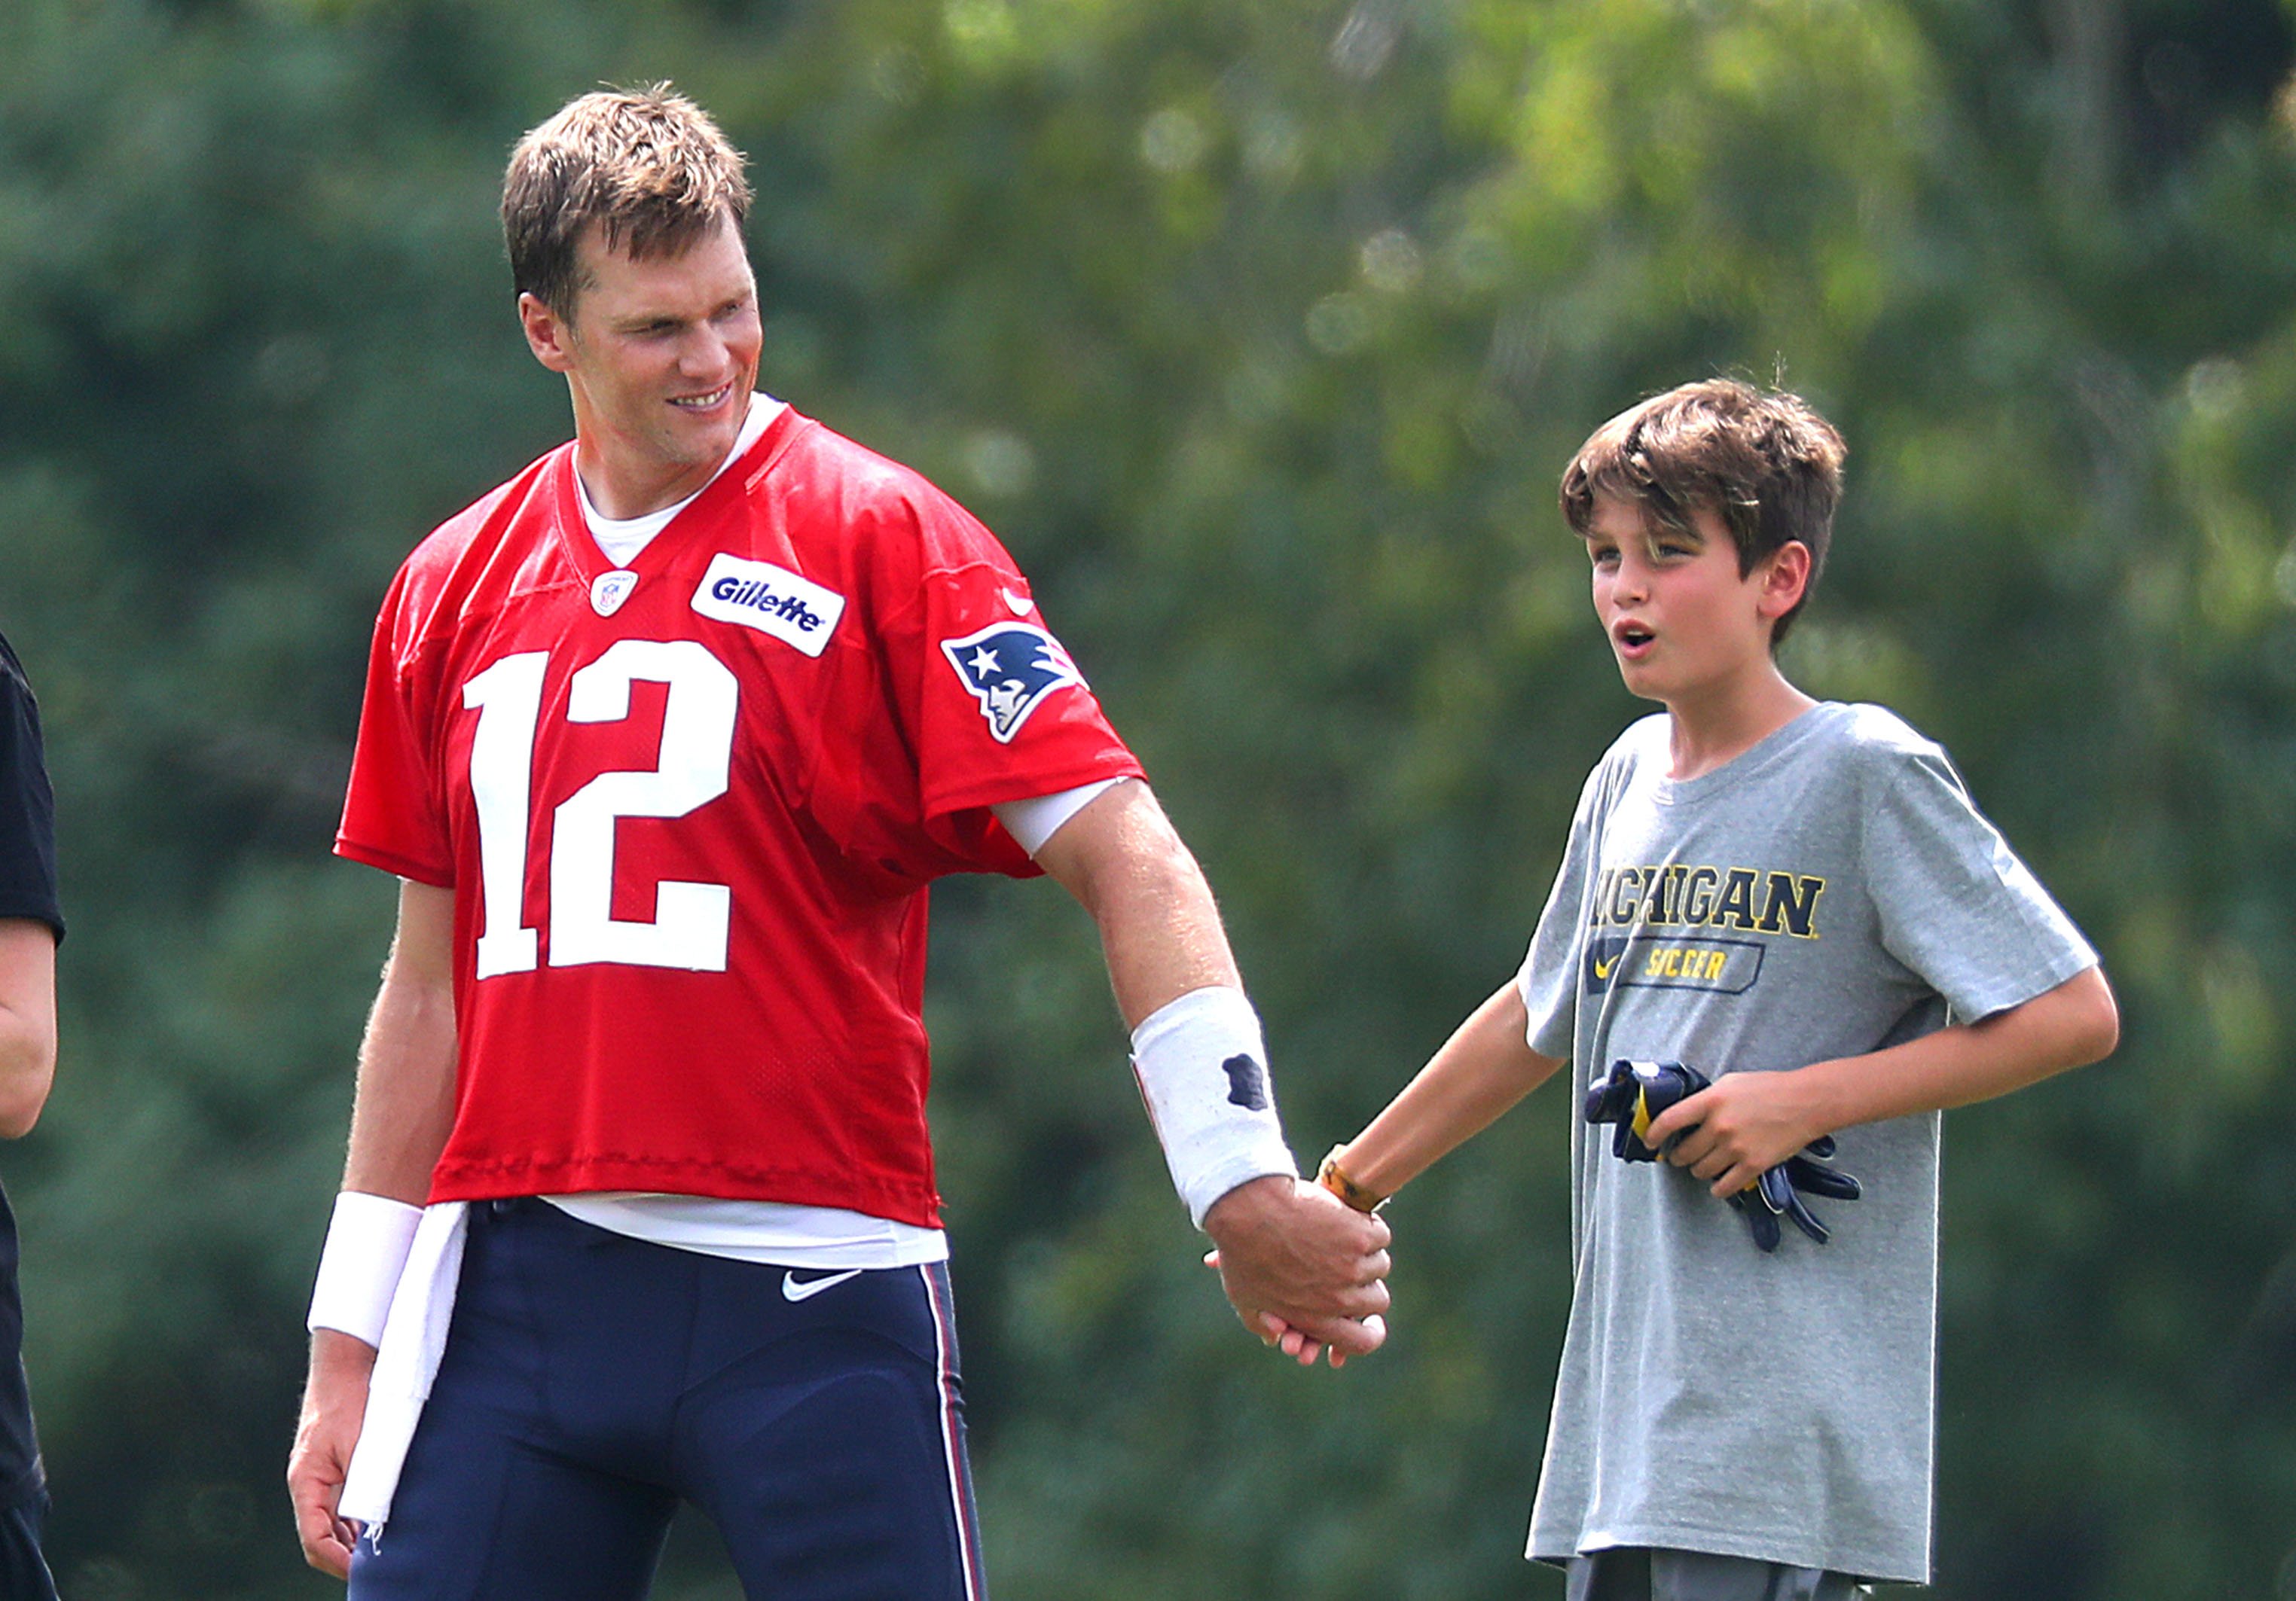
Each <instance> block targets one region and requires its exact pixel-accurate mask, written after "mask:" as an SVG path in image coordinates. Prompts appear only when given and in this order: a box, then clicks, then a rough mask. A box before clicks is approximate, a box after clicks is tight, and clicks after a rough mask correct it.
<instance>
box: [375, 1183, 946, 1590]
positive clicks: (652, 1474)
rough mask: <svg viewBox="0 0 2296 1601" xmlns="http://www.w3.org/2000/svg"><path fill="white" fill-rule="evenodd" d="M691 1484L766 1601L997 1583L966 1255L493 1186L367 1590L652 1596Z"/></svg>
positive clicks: (475, 1219)
mask: <svg viewBox="0 0 2296 1601" xmlns="http://www.w3.org/2000/svg"><path fill="white" fill-rule="evenodd" d="M681 1499H683V1500H687V1501H691V1502H693V1504H694V1505H695V1506H697V1507H700V1508H701V1510H702V1511H703V1512H704V1513H705V1514H707V1515H709V1519H710V1520H711V1521H712V1522H713V1523H716V1524H717V1530H718V1532H719V1533H720V1534H721V1535H723V1536H724V1538H725V1540H726V1548H727V1550H728V1551H729V1552H730V1553H731V1555H732V1556H733V1560H734V1570H735V1572H737V1573H738V1574H739V1575H740V1577H741V1581H742V1591H743V1593H744V1594H745V1595H747V1596H749V1597H752V1598H753V1601H767V1597H770V1598H771V1601H880V1598H881V1601H980V1597H983V1596H984V1595H985V1593H986V1591H985V1588H984V1586H983V1584H982V1582H981V1576H980V1537H979V1532H978V1529H977V1527H976V1525H975V1523H974V1519H973V1510H972V1480H971V1477H970V1474H969V1473H968V1470H967V1468H966V1466H965V1457H964V1403H963V1399H962V1393H961V1385H960V1382H959V1379H958V1376H957V1354H956V1328H955V1323H954V1321H953V1319H952V1316H951V1310H950V1300H949V1289H948V1270H947V1266H946V1265H945V1264H941V1263H935V1264H932V1265H931V1266H927V1267H914V1268H896V1269H887V1270H872V1271H867V1272H854V1273H837V1272H833V1271H830V1270H821V1269H811V1270H806V1269H799V1270H787V1269H783V1268H779V1267H767V1266H764V1265H762V1264H758V1263H754V1262H731V1261H727V1260H726V1259H725V1258H722V1257H715V1256H704V1255H701V1254H697V1253H694V1252H691V1251H680V1250H674V1249H671V1248H670V1247H668V1246H657V1245H652V1244H650V1243H648V1242H647V1241H644V1240H636V1239H630V1238H625V1237H624V1236H621V1235H618V1234H613V1233H611V1232H609V1231H607V1230H605V1229H598V1228H594V1227H592V1226H591V1225H590V1224H588V1223H585V1222H581V1221H577V1220H576V1219H574V1218H571V1217H569V1216H567V1215H566V1214H565V1213H562V1212H561V1211H559V1210H558V1209H557V1208H556V1207H554V1206H553V1205H549V1204H548V1203H547V1202H544V1201H535V1200H521V1201H496V1202H486V1203H479V1204H476V1205H472V1206H471V1221H470V1237H469V1243H468V1245H467V1246H466V1248H465V1250H464V1254H463V1276H462V1284H461V1287H460V1289H459V1291H458V1292H457V1295H456V1299H455V1318H454V1323H453V1325H452V1327H451V1330H450V1332H449V1334H448V1336H447V1351H446V1356H445V1359H444V1360H443V1361H442V1362H441V1363H440V1364H439V1376H438V1381H437V1383H436V1385H434V1386H433V1388H432V1390H431V1393H430V1401H429V1403H428V1404H427V1405H425V1407H424V1408H423V1410H422V1422H421V1424H420V1425H417V1427H416V1429H415V1433H414V1443H413V1445H412V1446H411V1447H410V1448H409V1450H408V1451H407V1458H406V1471H405V1473H404V1474H402V1476H401V1477H400V1480H399V1484H398V1494H397V1496H396V1497H395V1498H394V1499H393V1501H392V1504H391V1513H390V1521H389V1523H388V1524H387V1525H386V1526H385V1527H384V1529H383V1531H382V1534H381V1543H380V1546H379V1548H378V1546H377V1545H376V1544H374V1543H373V1542H371V1541H367V1540H362V1541H360V1542H359V1545H358V1548H357V1550H356V1552H355V1553H354V1555H353V1558H352V1563H351V1584H350V1595H351V1597H352V1601H418V1598H419V1601H480V1598H482V1597H484V1598H488V1601H541V1598H543V1597H547V1598H548V1601H636V1598H637V1597H643V1596H644V1594H645V1593H646V1589H647V1587H648V1585H649V1584H650V1583H651V1581H652V1577H653V1570H654V1564H655V1563H656V1562H657V1560H658V1559H659V1558H660V1554H661V1547H662V1540H663V1537H664V1536H665V1535H666V1534H667V1532H668V1528H669V1521H670V1516H671V1515H672V1513H674V1512H675V1511H676V1507H677V1503H678V1502H679V1501H680V1500H681Z"/></svg>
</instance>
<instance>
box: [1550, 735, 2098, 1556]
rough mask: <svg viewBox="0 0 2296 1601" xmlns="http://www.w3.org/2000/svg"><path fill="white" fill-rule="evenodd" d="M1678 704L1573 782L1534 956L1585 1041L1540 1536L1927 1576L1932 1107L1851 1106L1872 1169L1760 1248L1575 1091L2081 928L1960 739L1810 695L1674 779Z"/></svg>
mask: <svg viewBox="0 0 2296 1601" xmlns="http://www.w3.org/2000/svg"><path fill="white" fill-rule="evenodd" d="M1668 767H1669V753H1668V723H1667V719H1666V718H1665V717H1664V716H1655V717H1650V718H1646V719H1644V721H1642V722H1640V723H1636V724H1635V725H1634V726H1633V727H1632V728H1630V729H1628V731H1626V733H1625V734H1624V735H1622V736H1621V737H1620V739H1619V741H1618V743H1617V744H1616V745H1614V746H1612V747H1611V750H1610V752H1609V753H1608V754H1607V755H1606V756H1604V757H1603V761H1602V763H1601V764H1600V765H1599V766H1597V767H1596V768H1595V772H1594V774H1593V775H1592V776H1591V777H1590V778H1589V779H1588V780H1587V788H1586V790H1585V793H1584V794H1583V795H1582V796H1581V797H1580V799H1579V812H1578V815H1577V816H1576V818H1575V819H1574V820H1573V821H1572V824H1571V830H1570V845H1569V849H1568V851H1567V852H1566V854H1565V855H1564V858H1563V862H1562V870H1561V871H1560V873H1559V874H1558V875H1557V876H1556V879H1555V884H1554V894H1552V896H1551V897H1550V898H1549V900H1548V902H1547V905H1546V911H1545V912H1544V914H1542V916H1541V917H1540V919H1539V923H1538V934H1537V935H1536V936H1535V937H1534V938H1533V940H1532V942H1531V947H1530V954H1529V959H1528V960H1526V961H1525V962H1524V964H1523V968H1522V972H1521V977H1520V980H1519V983H1520V984H1521V991H1522V994H1523V999H1524V1001H1525V1002H1526V1003H1527V1004H1528V1006H1529V1011H1530V1029H1529V1040H1530V1044H1531V1047H1532V1049H1534V1050H1538V1051H1541V1052H1543V1053H1545V1054H1546V1055H1548V1056H1556V1057H1562V1058H1567V1059H1568V1060H1569V1061H1570V1065H1571V1071H1572V1077H1573V1079H1574V1081H1575V1082H1574V1094H1573V1096H1572V1098H1571V1099H1572V1102H1573V1105H1572V1107H1571V1112H1570V1118H1571V1141H1572V1151H1573V1156H1574V1158H1575V1160H1574V1164H1573V1168H1572V1176H1571V1224H1572V1239H1573V1250H1572V1269H1573V1284H1574V1291H1573V1295H1572V1298H1571V1306H1570V1328H1569V1332H1568V1333H1567V1334H1566V1335H1565V1336H1564V1339H1563V1346H1562V1367H1561V1371H1560V1372H1559V1374H1558V1375H1557V1377H1556V1382H1555V1392H1554V1418H1553V1421H1552V1422H1551V1424H1550V1425H1549V1427H1548V1430H1547V1439H1546V1463H1545V1466H1544V1467H1543V1468H1542V1470H1541V1473H1540V1475H1539V1486H1538V1504H1537V1506H1536V1507H1534V1508H1533V1510H1532V1514H1531V1527H1530V1542H1529V1555H1530V1556H1535V1557H1544V1558H1548V1559H1559V1558H1562V1557H1567V1556H1572V1555H1574V1554H1576V1553H1579V1552H1582V1551H1591V1550H1599V1549H1602V1548H1608V1547H1614V1546H1653V1547H1668V1548H1680V1549H1686V1550H1698V1551H1712V1552H1719V1553H1723V1554H1726V1555H1731V1556H1750V1557H1759V1558H1761V1559H1764V1560H1767V1561H1771V1562H1782V1563H1789V1564H1794V1565H1797V1566H1801V1567H1818V1568H1831V1569H1833V1570H1835V1571H1837V1572H1846V1573H1851V1574H1855V1575H1857V1576H1859V1577H1862V1578H1868V1579H1883V1580H1900V1581H1914V1582H1925V1581H1927V1579H1928V1577H1929V1565H1930V1497H1931V1464H1930V1457H1931V1434H1932V1414H1933V1409H1934V1393H1935V1378H1934V1358H1935V1347H1936V1340H1935V1327H1936V1311H1937V1201H1938V1131H1939V1117H1938V1115H1936V1114H1934V1113H1931V1114H1924V1115H1917V1116H1911V1117H1900V1118H1894V1119H1891V1120H1890V1121H1887V1122H1883V1123H1868V1124H1865V1125H1863V1126H1860V1127H1857V1128H1851V1129H1844V1130H1842V1131H1840V1140H1841V1151H1840V1154H1839V1156H1838V1157H1837V1159H1836V1160H1837V1163H1838V1164H1839V1165H1840V1166H1841V1168H1842V1169H1843V1170H1844V1171H1845V1172H1849V1173H1852V1174H1855V1175H1856V1176H1857V1178H1858V1179H1859V1180H1861V1181H1862V1182H1863V1183H1864V1185H1865V1187H1866V1193H1865V1198H1864V1199H1862V1200H1859V1201H1854V1202H1838V1201H1837V1202H1829V1201H1825V1200H1824V1199H1816V1200H1815V1202H1814V1210H1816V1212H1817V1213H1819V1214H1820V1215H1821V1216H1823V1217H1824V1218H1825V1220H1826V1221H1827V1222H1828V1223H1829V1224H1830V1225H1831V1226H1832V1228H1833V1241H1832V1243H1831V1244H1829V1245H1826V1246H1818V1245H1816V1244H1815V1243H1813V1242H1812V1241H1810V1240H1809V1239H1808V1238H1805V1237H1804V1236H1802V1235H1801V1234H1800V1232H1799V1231H1798V1230H1796V1229H1792V1227H1789V1228H1788V1229H1786V1230H1785V1238H1784V1242H1783V1243H1782V1244H1781V1245H1780V1246H1779V1247H1778V1249H1777V1251H1776V1253H1775V1254H1771V1255H1765V1254H1762V1253H1761V1252H1759V1251H1758V1250H1757V1249H1756V1248H1755V1247H1754V1245H1753V1242H1752V1240H1751V1238H1750V1237H1749V1235H1748V1232H1747V1228H1746V1224H1745V1221H1744V1220H1743V1219H1742V1218H1741V1217H1740V1216H1739V1215H1738V1214H1737V1213H1734V1211H1732V1210H1731V1209H1730V1208H1729V1207H1728V1206H1727V1205H1725V1204H1724V1203H1723V1202H1722V1201H1719V1200H1718V1199H1716V1198H1715V1197H1713V1196H1712V1195H1711V1194H1710V1193H1709V1192H1708V1189H1707V1187H1706V1185H1705V1184H1704V1183H1703V1182H1702V1181H1700V1180H1697V1179H1694V1178H1693V1177H1692V1176H1691V1174H1690V1173H1689V1172H1686V1171H1685V1170H1682V1169H1679V1168H1675V1167H1670V1166H1666V1165H1663V1164H1659V1165H1651V1164H1627V1163H1623V1162H1620V1161H1618V1160H1617V1159H1615V1158H1614V1157H1613V1156H1611V1150H1610V1140H1611V1130H1610V1129H1609V1128H1607V1127H1603V1128H1598V1129H1593V1130H1590V1129H1589V1128H1588V1127H1587V1125H1586V1123H1584V1121H1583V1120H1582V1119H1581V1117H1580V1115H1579V1107H1578V1104H1577V1103H1578V1102H1579V1100H1580V1099H1583V1096H1584V1092H1585V1090H1586V1089H1587V1086H1588V1085H1589V1084H1590V1083H1591V1082H1594V1080H1595V1079H1596V1078H1597V1077H1599V1076H1601V1074H1602V1073H1603V1072H1604V1071H1607V1069H1608V1066H1609V1065H1610V1063H1611V1062H1612V1061H1613V1060H1615V1059H1618V1058H1635V1059H1647V1060H1669V1059H1671V1060H1676V1061H1681V1062H1686V1063H1688V1064H1689V1065H1690V1066H1693V1067H1697V1068H1699V1069H1700V1070H1702V1072H1704V1073H1706V1074H1709V1075H1711V1076H1720V1075H1721V1074H1726V1073H1749V1072H1755V1073H1759V1072H1768V1071H1775V1070H1779V1069H1784V1068H1794V1067H1800V1066H1807V1065H1808V1064H1809V1063H1812V1062H1817V1061H1824V1060H1827V1059H1829V1058H1836V1057H1846V1056H1854V1055H1858V1054H1861V1053H1863V1052H1866V1051H1870V1050H1875V1049H1876V1048H1878V1047H1881V1046H1883V1045H1889V1044H1896V1043H1898V1042H1899V1041H1905V1040H1908V1039H1912V1038H1915V1037H1917V1036H1919V1035H1921V1034H1923V1033H1929V1032H1930V1031H1931V1030H1932V1029H1935V1028H1938V1027H1939V1026H1941V1025H1943V1024H1945V1023H1946V1022H1947V1021H1948V1018H1950V1020H1951V1021H1954V1022H1958V1023H1966V1022H1974V1021H1976V1020H1977V1019H1979V1018H1981V1017H1987V1016H1989V1015H1990V1014H1992V1013H1994V1012H1997V1011H2001V1010H2003V1009H2006V1008H2009V1007H2013V1006H2016V1005H2018V1004H2020V1003H2021V1002H2023V1001H2030V1000H2031V999H2032V998H2033V997H2034V996H2036V995H2038V994H2041V993H2042V992H2045V991H2047V990H2051V989H2054V988H2055V987H2056V986H2057V985H2058V984H2062V983H2063V982H2064V981H2065V980H2067V979H2069V978H2071V977H2072V976H2074V975H2076V974H2078V973H2079V972H2080V971H2082V970H2083V969H2084V968H2087V967H2090V966H2092V965H2093V964H2094V963H2095V960H2096V957H2095V952H2092V951H2091V950H2090V948H2089V946H2088V944H2087V942H2086V941H2085V940H2083V939H2082V937H2081V935H2080V933H2079V930H2078V929H2076V928H2075V927H2073V925H2072V923H2071V920H2070V919H2068V918H2067V917H2066V916H2065V914H2064V913H2063V912H2062V911H2060V910H2059V909H2058V908H2057V906H2056V904H2055V903H2054V902H2053V901H2052V900H2050V898H2049V896H2048V894H2047V892H2046V891H2045V890H2044V889H2043V888H2042V887H2041V886H2040V884H2039V883H2038V881H2037V880H2036V879H2035V878H2034V877H2033V875H2032V874H2031V873H2030V871H2029V870H2027V869H2026V867H2025V865H2024V864H2023V863H2022V862H2020V861H2018V859H2017V858H2016V856H2015V855H2013V854H2012V853H2011V852H2010V850H2009V847H2008V846H2007V845H2005V844H2004V843H2003V842H2002V839H2001V837H2000V835H1999V834H1997V832H1996V831H1995V830H1994V829H1993V827H1992V825H1991V824H1989V823H1988V822H1987V821H1985V819H1984V818H1983V817H1982V816H1980V815H1979V813H1978V812H1977V811H1976V809H1975V807H1974V806H1972V805H1971V803H1970V799H1969V796H1968V795H1967V793H1966V792H1965V791H1964V789H1963V788H1962V784H1961V780H1960V777H1959V775H1958V774H1956V772H1954V770H1953V767H1952V765H1951V764H1950V763H1948V761H1947V759H1946V756H1945V753H1944V752H1943V751H1942V750H1941V749H1940V748H1939V747H1937V746H1936V745H1934V744H1932V743H1931V742H1930V741H1929V740H1927V739H1923V738H1922V737H1921V736H1920V735H1919V734H1917V733H1915V731H1913V730H1912V729H1911V728H1909V727H1907V725H1906V723H1903V722H1902V721H1900V720H1899V719H1898V717H1897V716H1896V715H1894V714H1892V713H1890V712H1888V711H1885V710H1883V709H1882V708H1881V707H1872V706H1843V705H1839V704H1834V703H1826V704H1824V705H1820V706H1817V707H1813V708H1812V709H1810V710H1809V711H1807V712H1805V713H1803V714H1802V715H1800V717H1797V718H1796V719H1795V720H1794V721H1793V722H1792V723H1788V724H1787V725H1786V726H1785V727H1784V728H1782V729H1780V730H1779V731H1777V732H1775V733H1774V734H1772V735H1771V736H1770V737H1769V738H1768V739H1765V740H1763V741H1762V742H1761V743H1760V744H1759V745H1757V746H1755V747H1753V748H1752V749H1751V750H1749V751H1747V752H1746V753H1745V754H1743V756H1738V757H1737V758H1736V759H1735V760H1734V761H1732V762H1730V763H1728V764H1726V765H1724V766H1722V767H1720V768H1718V769H1717V770H1715V771H1714V772H1710V773H1706V774H1703V775H1702V776H1700V777H1698V778H1694V779H1689V780H1683V781H1679V782H1677V781H1675V780H1671V779H1669V778H1668V776H1667V771H1668Z"/></svg>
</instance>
